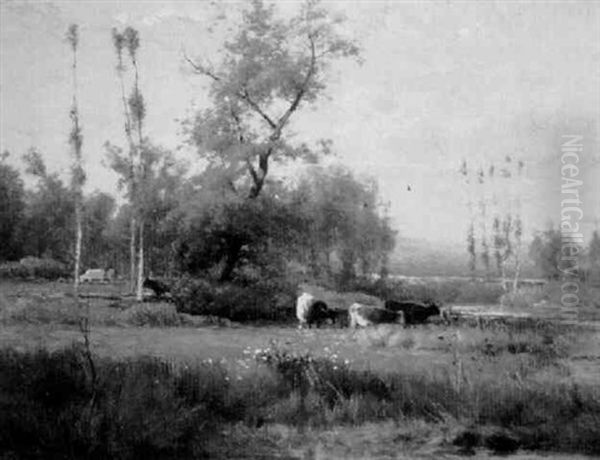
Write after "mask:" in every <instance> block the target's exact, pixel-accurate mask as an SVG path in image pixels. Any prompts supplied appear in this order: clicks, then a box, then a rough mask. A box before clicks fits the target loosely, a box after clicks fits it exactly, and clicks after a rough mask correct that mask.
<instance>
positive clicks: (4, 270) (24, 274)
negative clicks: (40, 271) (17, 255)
mask: <svg viewBox="0 0 600 460" xmlns="http://www.w3.org/2000/svg"><path fill="white" fill-rule="evenodd" d="M29 276H31V273H30V271H29V269H28V268H27V267H25V266H24V265H23V264H21V263H19V262H5V263H3V264H0V278H5V279H18V278H21V279H23V278H28V277H29Z"/></svg>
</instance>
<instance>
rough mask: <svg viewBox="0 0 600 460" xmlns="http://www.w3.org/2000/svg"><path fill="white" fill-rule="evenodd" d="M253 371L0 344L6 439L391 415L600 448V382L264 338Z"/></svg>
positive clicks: (540, 442) (33, 454)
mask: <svg viewBox="0 0 600 460" xmlns="http://www.w3.org/2000/svg"><path fill="white" fill-rule="evenodd" d="M255 358H256V363H255V365H254V366H253V367H250V368H249V369H248V370H247V371H246V372H244V373H241V374H236V373H235V372H233V371H231V370H229V371H228V370H226V369H225V368H224V367H223V366H221V365H220V364H214V363H209V362H205V363H197V364H196V365H194V366H188V367H185V366H181V365H178V366H177V367H176V366H174V365H171V364H170V363H168V362H165V361H161V360H159V359H155V358H138V359H135V360H127V361H115V360H109V359H97V362H96V369H97V379H96V383H95V385H94V387H91V385H90V381H89V379H88V377H87V376H86V373H85V371H84V369H85V366H83V365H82V356H81V353H80V351H79V350H78V349H77V348H70V349H66V350H62V351H58V352H54V353H48V352H47V351H42V350H40V351H37V352H30V353H23V352H16V351H14V350H3V351H2V352H0V446H3V449H4V450H5V453H12V454H14V455H20V456H24V457H30V458H48V457H69V458H122V459H127V458H139V457H144V458H189V457H201V456H203V455H208V453H207V451H206V446H207V441H208V440H210V439H211V438H213V439H214V437H218V436H219V430H220V427H222V426H224V425H226V424H231V423H241V424H243V425H245V426H248V427H257V426H260V425H262V424H264V423H283V424H288V425H293V426H313V427H327V426H332V425H336V424H352V425H359V424H363V423H365V422H369V421H379V420H385V419H403V420H406V419H416V420H425V421H430V422H436V423H439V422H442V423H443V422H449V421H459V422H460V423H461V424H469V423H476V424H483V425H490V426H499V427H502V428H503V429H506V430H509V431H510V432H511V434H512V436H514V437H515V438H516V439H517V440H518V442H519V444H520V445H521V446H522V447H524V448H528V449H544V450H560V451H564V452H582V453H590V454H594V453H595V454H598V453H600V390H599V389H597V388H590V387H583V386H577V385H574V384H570V383H564V382H563V383H560V382H558V381H556V382H545V383H544V384H540V383H537V382H536V381H534V380H528V379H515V378H514V377H513V376H504V377H502V376H501V375H500V374H498V375H496V376H494V379H489V378H483V377H481V376H478V375H476V374H474V373H470V371H469V370H468V368H462V371H461V372H462V374H461V372H437V373H430V374H402V373H378V372H374V371H368V370H357V369H353V368H352V367H351V366H350V365H349V364H347V363H346V362H342V361H340V360H336V359H332V358H315V357H313V356H311V355H307V354H295V353H291V352H287V351H281V350H273V349H267V350H262V351H261V352H260V353H258V354H257V355H256V356H255Z"/></svg>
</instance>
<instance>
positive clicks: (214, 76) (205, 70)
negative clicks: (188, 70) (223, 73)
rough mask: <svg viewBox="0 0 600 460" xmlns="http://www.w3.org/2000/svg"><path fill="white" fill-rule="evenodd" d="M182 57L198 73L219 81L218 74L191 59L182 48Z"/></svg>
mask: <svg viewBox="0 0 600 460" xmlns="http://www.w3.org/2000/svg"><path fill="white" fill-rule="evenodd" d="M183 58H184V59H185V60H186V61H187V62H188V63H189V64H190V65H191V66H192V68H193V69H194V70H195V71H196V72H197V73H199V74H202V75H206V76H207V77H210V78H212V79H213V80H214V81H221V79H220V78H219V76H218V75H217V74H215V73H214V72H213V71H212V70H210V69H209V68H207V67H205V66H203V65H202V64H198V63H197V62H195V61H193V60H192V59H191V58H190V57H189V56H188V55H187V53H186V52H185V50H183Z"/></svg>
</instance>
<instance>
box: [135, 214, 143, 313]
mask: <svg viewBox="0 0 600 460" xmlns="http://www.w3.org/2000/svg"><path fill="white" fill-rule="evenodd" d="M138 229H139V236H138V271H137V291H136V296H135V298H136V300H137V301H138V302H141V301H142V300H143V295H142V294H143V292H142V291H143V289H142V285H143V283H144V221H142V220H140V223H139V227H138Z"/></svg>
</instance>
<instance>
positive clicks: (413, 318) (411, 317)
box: [384, 300, 440, 326]
mask: <svg viewBox="0 0 600 460" xmlns="http://www.w3.org/2000/svg"><path fill="white" fill-rule="evenodd" d="M384 306H385V308H386V309H387V310H391V311H401V312H403V313H404V319H405V321H406V325H407V326H412V325H415V324H423V323H425V322H426V321H427V319H428V318H429V317H430V316H439V315H440V308H439V307H438V306H437V305H436V304H435V303H434V302H431V301H428V302H425V303H423V302H416V301H414V300H405V301H401V302H399V301H397V300H386V301H385V304H384Z"/></svg>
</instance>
